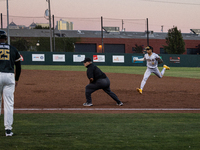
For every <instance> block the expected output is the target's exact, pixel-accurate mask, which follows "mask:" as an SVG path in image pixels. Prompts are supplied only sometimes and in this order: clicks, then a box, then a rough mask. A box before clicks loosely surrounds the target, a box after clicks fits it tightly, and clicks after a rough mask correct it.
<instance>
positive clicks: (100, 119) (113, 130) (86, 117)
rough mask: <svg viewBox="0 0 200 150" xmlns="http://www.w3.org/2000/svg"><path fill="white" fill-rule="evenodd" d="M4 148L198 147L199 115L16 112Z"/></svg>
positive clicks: (0, 136) (0, 133)
mask: <svg viewBox="0 0 200 150" xmlns="http://www.w3.org/2000/svg"><path fill="white" fill-rule="evenodd" d="M14 118H15V123H14V129H13V132H14V136H13V137H5V135H4V130H3V125H2V122H3V119H2V117H1V118H0V122H1V128H0V149H1V150H13V149H17V150H25V149H26V150H188V149H192V150H199V149H200V144H199V141H200V136H199V135H200V128H199V126H200V121H199V118H200V114H171V113H169V114H145V113H144V114H138V113H134V114H15V115H14Z"/></svg>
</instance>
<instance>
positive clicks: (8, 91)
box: [0, 72, 15, 130]
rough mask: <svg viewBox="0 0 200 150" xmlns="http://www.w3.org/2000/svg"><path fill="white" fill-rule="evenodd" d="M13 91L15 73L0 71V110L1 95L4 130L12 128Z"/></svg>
mask: <svg viewBox="0 0 200 150" xmlns="http://www.w3.org/2000/svg"><path fill="white" fill-rule="evenodd" d="M14 91H15V75H14V73H2V72H0V112H1V104H2V97H3V100H4V126H5V130H7V129H9V130H12V124H13V111H14Z"/></svg>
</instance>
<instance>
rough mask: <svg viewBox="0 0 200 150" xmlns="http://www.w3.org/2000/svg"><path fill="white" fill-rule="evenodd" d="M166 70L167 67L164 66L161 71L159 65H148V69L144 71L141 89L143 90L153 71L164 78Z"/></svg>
mask: <svg viewBox="0 0 200 150" xmlns="http://www.w3.org/2000/svg"><path fill="white" fill-rule="evenodd" d="M165 70H166V69H165V68H163V69H162V71H161V72H160V71H159V69H158V67H156V68H148V67H147V70H146V71H145V73H144V77H143V79H142V82H141V85H140V89H142V90H143V88H144V86H145V84H146V81H147V79H148V78H149V76H150V75H151V73H154V74H155V75H156V76H157V77H159V78H162V77H163V75H164V73H165Z"/></svg>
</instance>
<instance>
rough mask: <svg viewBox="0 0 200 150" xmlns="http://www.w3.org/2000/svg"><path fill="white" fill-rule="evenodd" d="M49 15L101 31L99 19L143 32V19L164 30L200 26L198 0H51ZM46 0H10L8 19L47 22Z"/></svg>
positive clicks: (1, 1)
mask: <svg viewBox="0 0 200 150" xmlns="http://www.w3.org/2000/svg"><path fill="white" fill-rule="evenodd" d="M50 2H51V14H52V15H54V16H55V21H58V20H60V19H66V20H69V21H71V22H73V23H74V30H100V27H101V26H100V25H101V24H100V18H101V16H103V18H104V26H116V27H120V30H121V29H122V19H123V20H124V25H123V27H124V28H125V30H126V31H141V32H143V31H145V30H146V18H148V20H149V30H152V31H154V32H161V26H162V25H163V29H164V30H163V31H164V32H167V31H168V30H169V29H170V28H172V27H173V26H177V27H178V29H179V30H181V32H182V33H189V32H190V29H200V19H199V14H200V9H199V7H200V1H199V0H51V1H50ZM0 6H1V7H0V8H1V9H0V13H2V14H3V27H4V28H6V26H7V20H6V19H7V18H6V15H7V6H6V0H0ZM46 9H48V3H47V2H46V0H9V15H10V19H9V21H10V22H12V21H13V22H15V23H16V24H17V25H26V26H29V25H30V24H31V23H32V22H35V23H48V20H47V19H45V18H44V12H45V10H46Z"/></svg>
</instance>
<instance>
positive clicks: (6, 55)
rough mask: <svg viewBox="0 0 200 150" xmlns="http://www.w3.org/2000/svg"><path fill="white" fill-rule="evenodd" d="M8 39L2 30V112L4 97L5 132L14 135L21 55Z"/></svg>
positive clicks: (0, 82)
mask: <svg viewBox="0 0 200 150" xmlns="http://www.w3.org/2000/svg"><path fill="white" fill-rule="evenodd" d="M6 40H7V35H6V32H5V31H3V30H0V114H1V103H2V98H3V100H4V126H5V134H6V136H12V135H13V132H12V124H13V111H14V91H15V87H16V86H17V83H18V80H19V77H20V74H21V63H20V60H21V56H20V54H19V52H18V51H17V49H16V48H14V47H13V46H11V45H8V44H6V43H5V42H6ZM14 66H15V68H16V69H15V71H14ZM14 72H15V73H14Z"/></svg>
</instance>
